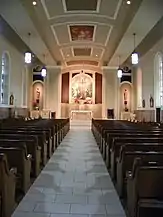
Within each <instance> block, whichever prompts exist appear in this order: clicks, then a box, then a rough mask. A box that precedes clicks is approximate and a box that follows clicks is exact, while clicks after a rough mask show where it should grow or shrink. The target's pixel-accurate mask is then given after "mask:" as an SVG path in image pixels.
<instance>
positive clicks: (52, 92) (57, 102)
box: [45, 68, 61, 118]
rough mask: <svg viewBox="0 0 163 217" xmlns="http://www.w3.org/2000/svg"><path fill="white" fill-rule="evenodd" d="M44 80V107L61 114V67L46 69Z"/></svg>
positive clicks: (57, 114) (58, 114)
mask: <svg viewBox="0 0 163 217" xmlns="http://www.w3.org/2000/svg"><path fill="white" fill-rule="evenodd" d="M46 79H47V81H46V96H47V99H46V105H45V107H46V109H50V110H51V111H54V112H56V117H57V118H59V117H60V115H61V69H59V68H58V69H48V72H47V78H46Z"/></svg>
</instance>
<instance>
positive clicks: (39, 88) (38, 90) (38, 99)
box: [32, 82, 43, 110]
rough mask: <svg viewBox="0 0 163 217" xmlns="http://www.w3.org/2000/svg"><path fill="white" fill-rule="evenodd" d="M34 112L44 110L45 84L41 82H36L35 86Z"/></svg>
mask: <svg viewBox="0 0 163 217" xmlns="http://www.w3.org/2000/svg"><path fill="white" fill-rule="evenodd" d="M32 107H33V110H42V109H43V84H42V83H41V82H35V83H34V84H33V103H32Z"/></svg>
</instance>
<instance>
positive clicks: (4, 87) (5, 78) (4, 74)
mask: <svg viewBox="0 0 163 217" xmlns="http://www.w3.org/2000/svg"><path fill="white" fill-rule="evenodd" d="M1 69H2V70H1V75H0V76H1V80H0V93H1V99H0V100H1V104H6V105H8V99H9V70H10V61H9V55H8V53H6V52H4V53H3V54H2V61H1Z"/></svg>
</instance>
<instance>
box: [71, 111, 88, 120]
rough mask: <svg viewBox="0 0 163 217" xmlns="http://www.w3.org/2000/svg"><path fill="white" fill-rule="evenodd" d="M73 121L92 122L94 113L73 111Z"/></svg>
mask: <svg viewBox="0 0 163 217" xmlns="http://www.w3.org/2000/svg"><path fill="white" fill-rule="evenodd" d="M70 118H71V120H91V119H92V111H89V110H71V114H70Z"/></svg>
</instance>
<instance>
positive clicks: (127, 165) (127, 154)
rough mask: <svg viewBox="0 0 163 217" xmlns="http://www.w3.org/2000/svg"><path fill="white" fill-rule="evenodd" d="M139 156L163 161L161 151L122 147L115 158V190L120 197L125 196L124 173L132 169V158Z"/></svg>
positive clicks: (149, 159)
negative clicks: (118, 155)
mask: <svg viewBox="0 0 163 217" xmlns="http://www.w3.org/2000/svg"><path fill="white" fill-rule="evenodd" d="M136 158H141V159H145V160H146V161H147V160H148V161H158V160H159V161H160V162H161V160H162V161H163V152H150V151H148V152H145V151H144V152H143V151H134V152H133V151H127V150H126V149H125V148H124V149H122V152H121V155H120V157H119V158H118V159H117V191H118V194H119V196H120V197H126V174H127V173H128V171H131V170H132V167H133V163H134V159H136Z"/></svg>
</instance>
